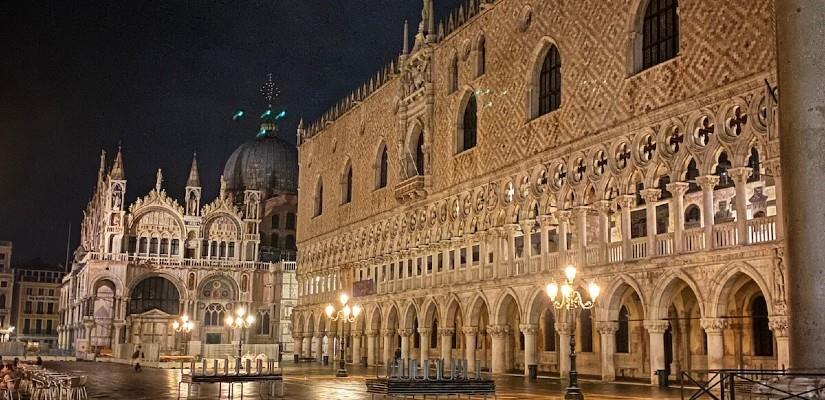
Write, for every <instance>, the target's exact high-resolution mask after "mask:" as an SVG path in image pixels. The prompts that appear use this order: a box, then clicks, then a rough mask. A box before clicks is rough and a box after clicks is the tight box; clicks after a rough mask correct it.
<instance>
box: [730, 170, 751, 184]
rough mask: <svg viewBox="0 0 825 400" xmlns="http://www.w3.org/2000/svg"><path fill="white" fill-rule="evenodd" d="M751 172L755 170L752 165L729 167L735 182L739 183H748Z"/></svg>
mask: <svg viewBox="0 0 825 400" xmlns="http://www.w3.org/2000/svg"><path fill="white" fill-rule="evenodd" d="M751 172H753V168H751V167H737V168H730V169H728V174H730V176H731V177H732V178H733V181H734V183H736V184H737V185H739V184H744V183H746V182H747V181H748V178H750V177H751Z"/></svg>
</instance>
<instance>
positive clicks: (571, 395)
mask: <svg viewBox="0 0 825 400" xmlns="http://www.w3.org/2000/svg"><path fill="white" fill-rule="evenodd" d="M576 272H577V271H576V267H574V266H572V265H568V266H567V268H565V269H564V278H565V279H564V283H563V284H562V285H561V287H559V285H557V284H556V282H555V281H553V282H550V284H548V285H547V295H548V296H549V297H550V301H551V302H552V303H553V307H554V308H556V309H557V310H565V311H567V314H568V319H569V320H570V322H571V323H572V326H573V327H575V322H576V320H575V318H574V317H573V315H574V313H576V312H577V310H579V309H582V310H589V309H591V308H593V306H594V305H595V304H596V297H598V296H599V291H600V290H601V289H600V288H599V285H597V284H596V283H594V282H590V283H588V284H587V292H588V294H589V295H590V300H584V299H582V295H581V293H579V291H578V290H575V289H574V287H575V286H573V280H574V279H576ZM559 290H561V297H560V298H558V299H556V298H557V297H558V294H559ZM577 378H578V373H577V372H576V334H575V331H574V329H571V331H570V382H569V383H568V385H567V391H566V392H565V393H564V398H565V399H574V400H576V399H584V395H583V394H582V391H581V389H580V388H579V385H578V379H577Z"/></svg>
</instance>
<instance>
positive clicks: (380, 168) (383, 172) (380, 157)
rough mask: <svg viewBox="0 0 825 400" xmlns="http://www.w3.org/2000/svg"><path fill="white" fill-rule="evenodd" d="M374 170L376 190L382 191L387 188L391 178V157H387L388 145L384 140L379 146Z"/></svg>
mask: <svg viewBox="0 0 825 400" xmlns="http://www.w3.org/2000/svg"><path fill="white" fill-rule="evenodd" d="M373 168H374V170H375V188H376V189H381V188H385V187H387V184H388V178H389V156H388V155H387V145H386V143H384V141H383V140H382V141H381V143H380V144H379V145H378V151H377V152H376V154H375V164H374V166H373Z"/></svg>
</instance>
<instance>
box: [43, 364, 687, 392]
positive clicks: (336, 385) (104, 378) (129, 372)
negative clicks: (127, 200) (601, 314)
mask: <svg viewBox="0 0 825 400" xmlns="http://www.w3.org/2000/svg"><path fill="white" fill-rule="evenodd" d="M46 367H47V368H50V369H54V370H59V371H64V372H66V373H70V374H73V375H87V376H88V377H89V378H88V383H87V388H88V392H89V398H92V399H133V400H144V399H174V398H176V395H177V393H178V381H179V380H180V370H176V369H175V370H171V369H153V368H144V369H143V371H142V372H140V373H137V372H135V371H134V370H133V369H132V367H131V366H129V365H123V364H111V363H95V362H83V361H79V362H62V363H58V362H55V363H46ZM379 373H381V370H379V369H375V368H369V369H367V368H357V367H356V368H350V377H348V378H336V377H335V368H334V367H331V366H330V367H322V366H320V365H318V364H292V363H284V382H285V392H286V393H285V396H284V397H283V398H286V399H295V400H320V399H324V400H326V399H329V400H339V399H340V400H362V399H371V396H370V395H369V394H367V393H366V386H365V384H364V380H365V379H366V378H367V377H375V376H376V374H379ZM563 385H564V382H563V381H561V380H559V379H554V378H539V379H538V380H537V381H529V380H527V379H525V378H524V377H522V376H512V375H505V376H500V377H496V387H497V392H498V393H497V398H498V399H501V400H511V399H561V398H563V395H564V386H563ZM581 387H582V390H583V392H584V394H585V398H587V399H680V398H681V396H680V391H679V389H678V388H671V389H667V390H661V389H658V388H656V387H652V386H648V385H642V384H632V383H610V384H607V383H601V382H593V381H587V380H584V381H582V382H581ZM235 388H236V390H235V398H240V385H236V386H235ZM263 391H264V395H263V396H261V395H260V394H259V391H258V387H257V385H253V384H247V385H244V390H243V392H244V398H247V397H248V398H250V399H255V398H261V397H263V398H265V399H271V398H274V397H272V396H270V395H268V390H266V389H264V390H263ZM218 394H219V393H218V387H217V385H200V388H199V390H197V389H196V390H193V392H192V395H191V397H189V398H190V399H216V398H217V397H218ZM185 395H186V386H185V385H184V386H183V387H182V396H181V398H185ZM221 396H222V397H223V398H226V397H227V391H226V386H225V385H224V386H223V390H222V391H221ZM376 398H379V397H377V396H376ZM428 398H434V397H433V396H428ZM451 398H453V399H455V398H456V397H451ZM462 398H467V397H462ZM474 398H477V399H480V398H481V397H474Z"/></svg>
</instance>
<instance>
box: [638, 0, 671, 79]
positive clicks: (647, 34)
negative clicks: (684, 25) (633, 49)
mask: <svg viewBox="0 0 825 400" xmlns="http://www.w3.org/2000/svg"><path fill="white" fill-rule="evenodd" d="M678 6H679V5H678V2H677V1H676V0H650V2H649V3H648V4H647V9H645V19H644V24H643V26H642V37H643V39H642V69H647V68H650V67H652V66H654V65H656V64H659V63H661V62H664V61H667V60H670V59H671V58H673V57H675V56H676V54H677V53H678V52H679V16H678V14H677V12H676V9H677V8H678Z"/></svg>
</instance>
